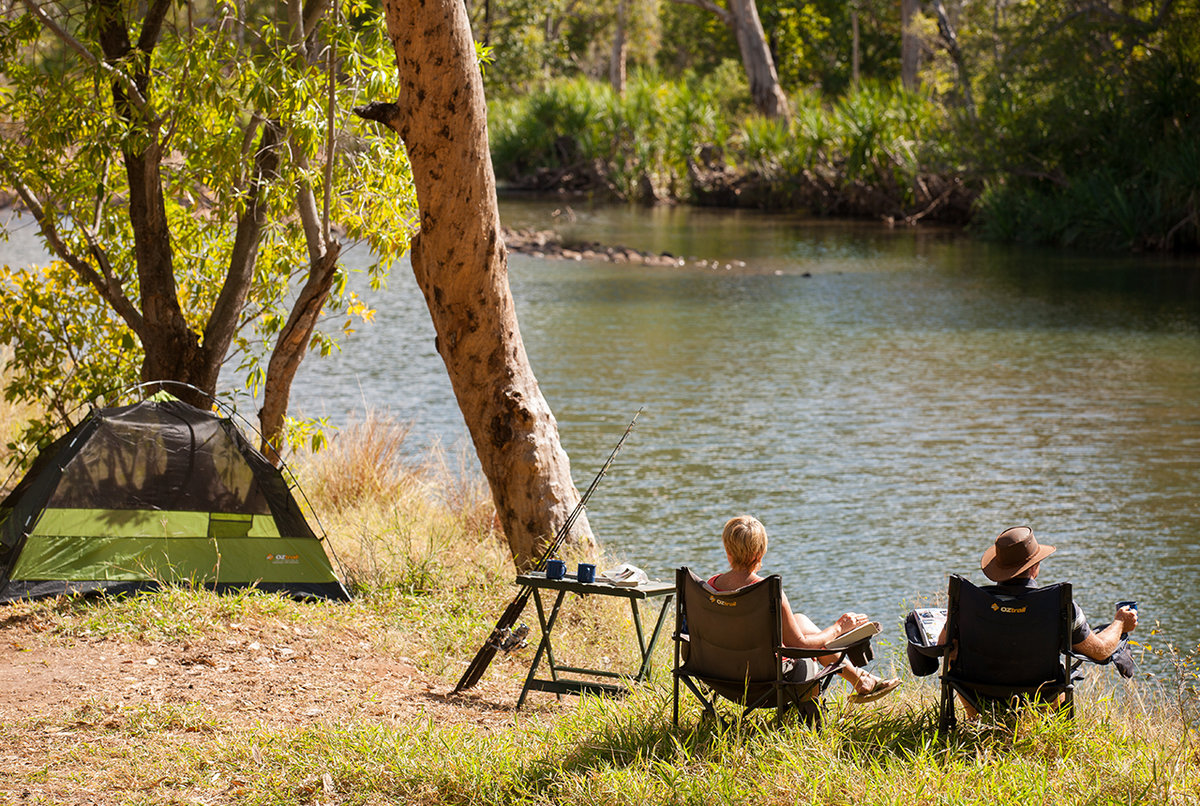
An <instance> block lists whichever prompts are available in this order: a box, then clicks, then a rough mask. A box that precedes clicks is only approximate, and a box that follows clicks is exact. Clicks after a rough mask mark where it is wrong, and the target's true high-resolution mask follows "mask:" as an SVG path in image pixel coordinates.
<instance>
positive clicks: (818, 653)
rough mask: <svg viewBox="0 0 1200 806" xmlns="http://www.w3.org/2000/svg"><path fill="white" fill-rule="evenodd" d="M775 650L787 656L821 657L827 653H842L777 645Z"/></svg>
mask: <svg viewBox="0 0 1200 806" xmlns="http://www.w3.org/2000/svg"><path fill="white" fill-rule="evenodd" d="M775 651H776V652H778V653H779V654H780V656H782V657H785V658H820V657H822V656H825V655H836V654H840V653H836V652H832V651H830V650H828V649H801V648H800V647H795V646H781V647H776V648H775Z"/></svg>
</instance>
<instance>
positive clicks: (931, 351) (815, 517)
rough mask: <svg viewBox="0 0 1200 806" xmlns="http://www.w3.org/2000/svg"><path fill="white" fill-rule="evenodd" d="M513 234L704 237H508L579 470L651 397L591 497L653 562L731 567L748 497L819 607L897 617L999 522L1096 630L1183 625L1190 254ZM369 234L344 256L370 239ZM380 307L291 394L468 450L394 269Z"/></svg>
mask: <svg viewBox="0 0 1200 806" xmlns="http://www.w3.org/2000/svg"><path fill="white" fill-rule="evenodd" d="M503 217H504V220H505V223H506V224H509V225H511V226H532V227H538V228H554V229H557V230H558V231H560V232H562V233H563V234H565V235H567V236H574V237H578V238H582V239H587V240H594V241H599V242H602V243H609V244H623V245H626V246H631V247H635V248H639V249H644V250H651V251H656V252H659V251H665V252H670V253H672V254H676V255H680V256H684V257H688V258H691V260H689V262H688V263H687V264H686V265H685V266H682V267H673V268H649V267H644V266H634V265H621V264H612V263H601V262H593V263H589V262H585V261H580V262H574V261H561V260H545V259H537V258H532V257H526V256H522V255H512V256H511V258H510V264H509V268H510V281H511V285H512V289H513V294H514V297H515V299H516V302H517V310H518V314H519V316H520V323H521V330H522V333H523V335H524V339H525V343H526V347H527V350H528V352H529V356H530V359H531V361H532V363H533V367H534V370H535V372H536V374H537V377H538V379H539V382H540V384H541V388H542V391H543V393H544V395H545V396H546V398H547V400H548V401H549V403H550V405H551V408H552V409H553V411H554V413H555V416H556V418H557V420H558V425H559V429H560V432H561V437H562V441H563V444H564V446H565V447H566V449H567V451H568V453H569V454H570V456H571V460H572V471H573V475H574V478H575V481H576V484H577V485H578V487H579V488H580V489H583V488H584V487H586V486H587V485H588V483H589V482H590V481H591V479H592V476H593V474H594V473H595V472H596V471H597V470H598V469H599V466H600V465H601V464H602V462H603V461H604V459H605V458H606V457H607V456H608V453H609V451H610V450H611V449H612V446H613V445H614V444H615V443H616V441H617V439H618V438H619V437H620V435H621V433H622V431H623V430H624V428H625V426H626V424H627V423H628V422H629V420H630V418H631V417H632V416H633V414H634V412H635V411H636V410H637V409H638V408H639V407H642V406H644V407H645V412H644V414H643V415H642V416H641V418H640V419H639V421H638V426H637V428H636V430H635V431H634V433H633V435H632V436H631V437H630V439H629V441H628V442H627V443H626V445H625V447H624V449H623V451H622V453H621V454H620V456H619V457H618V459H617V462H616V464H615V465H614V467H613V469H612V470H611V471H610V473H609V475H608V477H607V478H606V479H605V480H604V481H603V482H602V484H601V486H600V487H599V489H598V490H597V492H596V494H595V495H594V497H593V499H592V501H591V504H590V506H589V518H590V520H591V523H592V527H593V529H594V531H595V533H596V535H597V537H598V538H599V540H600V541H601V542H602V544H603V545H604V547H605V548H606V550H607V551H608V552H609V553H610V554H612V555H615V556H617V557H619V558H620V559H623V560H626V561H629V562H633V563H635V564H637V565H639V566H641V567H643V568H645V569H646V570H647V571H649V572H650V573H651V575H652V576H657V577H660V578H664V579H665V578H669V577H670V575H671V574H672V573H673V569H674V568H676V567H678V566H680V565H689V566H692V567H693V568H695V569H697V571H699V572H701V573H703V574H709V573H715V572H717V571H720V570H722V569H723V568H724V567H725V562H724V556H723V552H722V549H721V543H720V533H721V527H722V525H723V524H724V522H725V520H726V519H728V518H729V517H730V516H732V515H734V514H738V513H742V512H748V513H752V514H754V515H756V516H757V517H759V518H760V519H761V520H762V521H763V522H764V523H765V524H766V526H767V530H768V532H769V534H770V536H771V542H770V548H769V551H768V553H767V560H766V567H765V570H766V571H768V572H778V573H780V574H782V575H783V578H784V584H785V589H786V590H787V591H788V593H789V598H790V599H791V600H792V603H793V605H794V606H796V607H797V608H798V609H800V610H802V611H804V612H806V613H807V614H808V615H810V616H811V617H813V618H814V620H816V621H817V622H819V623H822V624H824V623H828V622H829V621H831V620H832V619H833V618H835V617H836V616H837V615H838V614H840V613H841V612H843V611H844V610H846V609H851V608H853V609H856V610H861V611H865V612H868V613H870V614H871V615H872V616H873V617H875V618H878V619H880V620H881V621H883V622H884V624H885V630H886V632H885V637H887V636H890V637H891V638H892V639H893V640H895V641H899V640H901V636H902V630H901V627H900V622H901V619H902V616H903V613H904V612H906V611H907V610H908V609H909V608H910V607H911V606H913V604H914V603H918V602H931V601H937V600H938V597H939V596H942V597H944V591H945V589H946V576H947V574H948V573H951V572H959V573H964V574H967V575H968V576H969V577H970V578H972V579H974V580H976V581H979V580H981V579H982V576H981V574H980V572H979V558H980V555H981V553H982V552H983V550H984V548H985V547H986V546H987V545H988V544H990V542H991V541H992V540H993V538H994V537H995V536H996V534H998V533H999V532H1000V531H1001V530H1002V529H1003V528H1005V527H1008V526H1012V525H1017V524H1028V525H1030V526H1032V527H1033V529H1034V531H1035V532H1036V533H1037V536H1038V538H1039V539H1040V540H1041V541H1042V542H1044V543H1049V544H1052V545H1055V546H1057V547H1058V552H1057V553H1056V554H1055V556H1054V557H1053V558H1051V559H1050V560H1049V561H1047V562H1046V563H1045V564H1044V566H1043V569H1042V571H1043V573H1042V576H1041V580H1042V581H1043V582H1053V581H1060V580H1070V581H1071V582H1073V583H1074V585H1075V593H1076V599H1077V601H1079V602H1080V603H1081V605H1082V606H1083V608H1084V609H1085V611H1086V612H1087V613H1088V614H1089V616H1090V617H1091V620H1092V622H1093V623H1096V622H1100V621H1107V620H1109V619H1110V618H1111V614H1112V610H1113V603H1114V602H1115V601H1117V600H1119V599H1137V600H1138V601H1139V602H1140V615H1141V618H1142V622H1143V627H1142V629H1141V630H1139V632H1140V633H1141V634H1142V635H1143V636H1145V635H1146V634H1147V633H1148V632H1149V631H1148V629H1147V628H1148V627H1149V626H1150V625H1152V623H1153V622H1155V621H1159V622H1160V623H1161V629H1162V635H1161V636H1158V637H1155V638H1153V639H1150V640H1151V642H1152V643H1154V644H1156V645H1158V644H1160V643H1165V642H1167V641H1171V642H1173V643H1175V644H1177V645H1181V646H1184V647H1189V648H1190V647H1195V646H1196V644H1197V641H1200V624H1198V622H1200V620H1198V619H1197V618H1196V616H1195V615H1194V613H1193V608H1194V607H1196V608H1198V609H1200V495H1198V492H1200V489H1198V488H1200V264H1198V263H1197V262H1196V261H1195V260H1192V261H1177V260H1171V259H1161V258H1151V257H1139V256H1132V257H1116V258H1114V257H1111V256H1108V257H1102V256H1086V255H1085V256H1081V255H1078V254H1066V253H1061V252H1057V251H1045V250H1035V249H1028V248H1020V247H1010V246H996V245H989V244H984V243H979V242H976V241H973V240H970V239H969V238H966V237H963V236H961V235H958V234H955V233H951V232H946V231H940V230H936V229H915V230H914V229H908V228H898V229H894V230H893V229H887V228H885V227H883V226H881V225H878V224H851V223H846V222H837V221H825V220H812V219H806V218H803V217H800V216H794V215H769V214H761V213H754V212H747V211H738V212H732V211H714V210H696V209H687V208H667V207H664V208H654V209H645V208H634V207H596V208H589V207H587V206H582V207H575V208H574V209H572V208H568V207H565V206H563V205H562V203H557V204H556V203H552V202H551V203H546V202H535V201H506V202H505V203H504V204H503ZM361 249H362V248H361V247H360V248H359V249H358V250H355V251H352V252H351V253H350V254H351V259H352V260H353V259H355V258H354V256H355V255H356V254H358V258H357V259H359V260H363V259H365V255H362V254H361ZM370 302H371V304H372V305H373V306H374V307H375V308H376V309H377V310H378V314H377V318H376V322H375V323H374V324H373V325H367V326H363V327H360V328H359V330H358V331H357V332H356V333H355V334H353V335H352V336H351V337H350V338H348V339H347V340H346V341H345V342H344V348H343V351H342V352H341V353H340V354H339V355H337V356H335V357H334V358H332V359H329V360H324V361H321V360H318V359H316V358H315V357H312V358H310V359H309V360H307V361H306V362H305V364H304V366H303V368H302V370H301V374H300V377H299V378H298V379H297V382H296V385H295V388H294V391H293V398H292V401H293V411H294V412H295V413H300V414H307V415H313V416H321V415H324V416H328V417H329V418H330V421H331V422H332V423H334V424H342V423H345V422H347V421H349V420H351V419H353V418H355V417H361V416H362V412H363V411H364V410H365V409H368V408H371V409H375V410H379V411H385V412H389V413H390V414H392V415H393V416H395V417H396V418H398V419H401V420H412V421H413V422H414V432H413V436H412V437H410V442H411V443H412V445H413V447H414V449H417V448H420V447H422V446H424V445H428V443H429V440H430V439H433V438H437V439H440V440H441V441H442V442H444V443H445V444H447V445H454V444H455V443H458V444H465V442H466V440H465V428H464V426H463V423H462V418H461V415H460V414H459V412H458V409H457V407H456V405H455V403H454V400H453V396H452V394H451V391H450V386H449V382H448V380H447V379H446V376H445V370H444V368H443V366H442V364H441V361H440V359H439V358H438V356H437V355H436V353H435V352H434V348H433V330H432V326H431V325H430V323H429V317H428V313H427V312H426V310H425V307H424V303H423V301H422V299H421V297H420V293H419V292H418V290H417V288H416V284H415V282H414V281H413V279H412V275H411V271H410V270H409V267H408V265H407V263H402V264H401V265H398V266H397V267H396V270H395V271H394V273H393V276H392V278H391V280H390V283H389V287H388V288H387V289H385V290H384V291H382V292H380V293H377V294H374V295H372V296H371V297H370Z"/></svg>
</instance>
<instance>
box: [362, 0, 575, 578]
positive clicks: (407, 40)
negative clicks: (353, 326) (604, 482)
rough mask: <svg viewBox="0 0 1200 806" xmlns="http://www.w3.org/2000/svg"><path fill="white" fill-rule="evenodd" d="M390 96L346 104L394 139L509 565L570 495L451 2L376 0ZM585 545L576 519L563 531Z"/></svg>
mask: <svg viewBox="0 0 1200 806" xmlns="http://www.w3.org/2000/svg"><path fill="white" fill-rule="evenodd" d="M384 9H385V13H386V16H387V25H388V32H389V34H390V36H391V40H392V44H393V46H394V47H395V49H396V63H397V67H398V70H399V79H400V98H399V101H398V102H397V103H394V104H392V103H375V104H371V105H369V106H367V107H362V108H360V109H359V110H356V111H357V112H358V113H359V114H360V115H362V116H363V117H366V118H369V119H372V120H377V121H379V122H381V123H383V124H385V125H386V126H388V127H389V128H391V129H392V130H393V131H395V132H396V133H397V134H399V135H400V137H401V138H403V140H404V144H405V146H406V148H407V150H408V158H409V163H410V165H411V166H412V176H413V182H414V184H415V185H416V191H417V206H418V210H419V213H420V229H419V231H418V233H417V235H416V236H414V237H413V239H412V242H411V252H410V257H411V261H412V268H413V273H414V274H415V275H416V279H417V283H418V285H419V286H420V288H421V292H422V294H423V295H424V297H425V302H426V304H427V306H428V308H429V314H430V317H431V318H432V319H433V325H434V329H435V330H436V333H437V338H436V347H437V351H438V354H439V355H441V357H442V360H443V361H444V362H445V365H446V370H447V372H448V374H449V376H450V383H451V386H452V387H453V389H454V394H455V397H456V398H457V401H458V406H459V408H460V409H461V411H462V414H463V419H464V420H465V422H466V425H467V429H468V431H469V432H470V434H471V439H472V441H473V443H474V445H475V452H476V454H477V455H478V457H479V461H480V464H481V466H482V468H483V473H484V475H485V477H486V478H487V480H488V484H489V485H490V487H491V491H492V497H493V500H494V501H495V504H496V512H497V515H498V516H499V519H500V523H501V525H502V527H503V529H504V533H505V536H506V537H507V539H508V543H509V546H510V547H511V548H512V552H513V558H514V560H515V561H516V563H517V566H518V567H527V566H528V565H529V563H530V561H531V560H533V559H534V558H535V557H536V556H537V554H538V551H539V548H540V547H542V546H543V545H544V544H545V543H547V542H549V541H550V540H551V539H552V538H553V536H554V534H555V532H556V531H557V529H558V528H559V526H561V525H562V524H563V523H564V522H565V521H566V519H567V516H568V515H569V514H570V512H571V510H572V509H573V508H574V506H575V504H576V503H577V502H578V500H579V493H578V491H577V490H576V489H575V485H574V484H573V483H572V481H571V472H570V461H569V460H568V458H567V454H566V452H565V451H563V449H562V446H561V444H560V442H559V436H558V425H557V423H556V422H555V420H554V415H553V414H552V413H551V411H550V407H549V405H547V403H546V401H545V399H544V398H543V397H542V393H541V390H540V389H539V388H538V384H537V379H536V378H535V377H534V374H533V369H532V368H531V367H530V365H529V360H528V357H527V356H526V353H525V346H524V343H523V341H522V339H521V332H520V329H519V328H518V326H517V314H516V309H515V306H514V304H513V298H512V293H511V291H510V289H509V284H508V254H507V251H506V249H505V246H504V240H503V238H502V237H501V229H500V212H499V204H498V202H497V199H496V180H495V175H494V174H493V170H492V161H491V155H490V153H489V151H488V135H487V111H486V106H485V101H484V95H483V79H482V75H481V73H480V68H479V64H478V62H477V61H476V57H475V44H474V42H473V41H472V38H471V30H470V23H469V21H468V18H467V13H466V8H465V7H464V5H463V3H462V0H385V3H384ZM568 540H569V541H570V542H572V543H573V544H575V545H576V546H577V547H579V548H581V549H584V550H586V551H591V550H592V549H593V548H594V542H593V540H592V535H591V528H590V527H589V525H588V523H587V519H586V518H583V517H581V518H580V519H579V520H578V521H577V522H576V525H575V527H574V529H573V531H572V534H571V535H570V537H569V538H568Z"/></svg>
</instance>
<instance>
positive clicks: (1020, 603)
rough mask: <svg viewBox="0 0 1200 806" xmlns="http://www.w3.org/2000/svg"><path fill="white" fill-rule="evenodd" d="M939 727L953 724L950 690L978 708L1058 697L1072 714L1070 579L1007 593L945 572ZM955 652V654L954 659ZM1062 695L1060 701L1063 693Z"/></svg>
mask: <svg viewBox="0 0 1200 806" xmlns="http://www.w3.org/2000/svg"><path fill="white" fill-rule="evenodd" d="M947 609H948V613H947V616H946V647H947V648H952V649H953V650H954V651H947V652H945V656H946V659H945V663H944V665H943V667H942V669H943V671H942V676H941V680H942V696H941V709H940V714H939V723H938V724H939V727H940V730H941V731H942V733H943V734H946V733H948V732H949V731H951V730H953V729H954V727H955V725H956V720H955V716H954V695H955V694H956V693H957V694H960V695H961V696H962V697H963V699H965V700H966V701H967V702H969V703H971V705H972V707H974V708H975V710H976V711H980V712H982V711H983V710H985V709H986V707H987V706H988V705H996V704H999V703H1011V702H1015V701H1028V700H1033V701H1041V702H1050V703H1054V702H1057V703H1058V704H1059V707H1060V708H1063V709H1065V711H1066V714H1067V716H1068V718H1071V717H1073V716H1074V708H1075V702H1074V680H1075V671H1076V670H1077V669H1078V667H1079V665H1080V663H1081V662H1082V660H1081V659H1079V658H1077V656H1075V655H1073V654H1071V620H1072V615H1073V612H1074V608H1073V607H1072V600H1071V585H1070V583H1067V582H1062V583H1059V584H1057V585H1048V586H1047V587H1044V588H1031V589H1030V590H1029V591H1027V592H1023V593H1021V594H1020V595H1015V596H1014V595H1006V594H1001V593H996V592H993V591H989V590H987V589H983V588H978V587H976V586H975V585H972V584H971V583H970V582H969V581H967V580H966V579H963V578H962V577H961V576H958V575H957V574H956V575H953V576H951V577H950V595H949V604H948V607H947ZM951 656H953V657H951ZM1060 698H1061V699H1060Z"/></svg>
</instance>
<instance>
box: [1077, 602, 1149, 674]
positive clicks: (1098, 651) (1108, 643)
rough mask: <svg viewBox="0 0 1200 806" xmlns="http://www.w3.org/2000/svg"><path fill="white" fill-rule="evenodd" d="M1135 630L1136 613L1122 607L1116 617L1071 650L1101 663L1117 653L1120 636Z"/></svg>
mask: <svg viewBox="0 0 1200 806" xmlns="http://www.w3.org/2000/svg"><path fill="white" fill-rule="evenodd" d="M1135 629H1137V611H1136V610H1130V609H1129V608H1128V607H1122V608H1121V609H1120V610H1118V611H1117V615H1116V617H1115V618H1114V619H1113V620H1112V623H1111V624H1109V625H1108V626H1107V627H1105V628H1104V629H1102V630H1100V631H1099V632H1093V633H1089V634H1088V636H1087V637H1086V638H1084V639H1083V640H1082V641H1080V642H1079V643H1078V644H1075V645H1074V646H1073V647H1071V648H1072V649H1074V650H1075V651H1076V652H1078V653H1079V654H1080V655H1086V656H1087V657H1089V658H1091V659H1092V660H1094V661H1096V662H1098V663H1102V662H1104V661H1106V660H1108V658H1109V657H1110V656H1111V655H1112V653H1114V652H1116V651H1117V646H1118V645H1120V643H1121V635H1122V634H1123V633H1130V632H1133V631H1134V630H1135Z"/></svg>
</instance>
